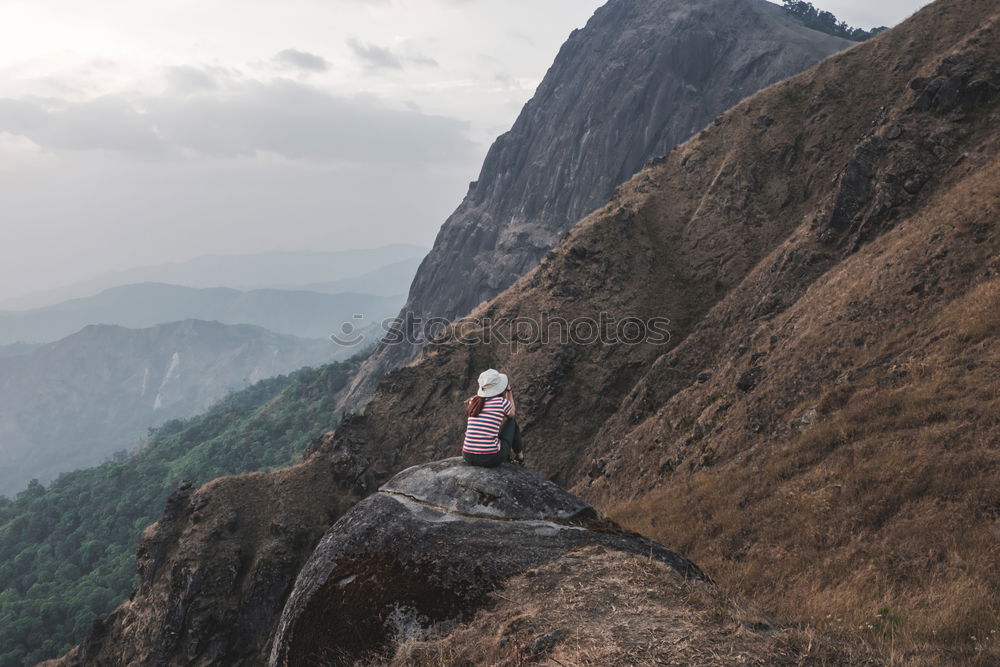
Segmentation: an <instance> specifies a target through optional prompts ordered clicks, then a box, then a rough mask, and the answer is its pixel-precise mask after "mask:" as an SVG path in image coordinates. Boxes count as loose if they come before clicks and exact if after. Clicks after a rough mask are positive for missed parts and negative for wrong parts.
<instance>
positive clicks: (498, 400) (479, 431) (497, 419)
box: [462, 368, 524, 468]
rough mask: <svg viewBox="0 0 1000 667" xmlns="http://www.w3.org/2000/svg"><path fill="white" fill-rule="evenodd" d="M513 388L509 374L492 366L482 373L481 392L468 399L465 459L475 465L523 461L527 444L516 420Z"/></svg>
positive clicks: (480, 378)
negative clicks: (523, 440)
mask: <svg viewBox="0 0 1000 667" xmlns="http://www.w3.org/2000/svg"><path fill="white" fill-rule="evenodd" d="M516 413H517V409H516V407H515V406H514V390H513V389H512V388H511V386H510V383H509V382H508V381H507V376H506V375H504V374H503V373H500V372H499V371H497V370H495V369H493V368H490V369H488V370H485V371H483V372H482V374H481V375H480V376H479V391H478V392H477V393H476V395H475V396H471V397H470V398H469V399H468V400H467V401H466V402H465V414H466V417H467V419H468V422H467V424H466V427H465V441H464V442H463V443H462V458H464V459H465V461H466V462H467V463H469V464H470V465H474V466H483V467H486V468H493V467H495V466H498V465H500V464H501V463H505V462H507V461H510V460H511V455H512V454H513V460H514V461H515V462H516V463H520V464H522V465H523V464H524V443H523V442H522V440H521V430H520V429H519V428H518V425H517V421H516V420H515V419H514V417H515V415H516Z"/></svg>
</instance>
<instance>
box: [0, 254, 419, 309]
mask: <svg viewBox="0 0 1000 667" xmlns="http://www.w3.org/2000/svg"><path fill="white" fill-rule="evenodd" d="M426 253H427V248H424V247H422V246H416V245H408V244H392V245H387V246H384V247H380V248H368V249H358V250H342V251H331V252H323V251H299V252H264V253H255V254H246V255H203V256H201V257H195V258H194V259H190V260H187V261H183V262H172V263H169V264H157V265H152V266H142V267H136V268H133V269H127V270H125V271H115V272H111V273H107V274H104V275H102V276H98V277H96V278H93V279H90V280H85V281H82V282H79V283H74V284H71V285H66V286H64V287H59V288H56V289H50V290H45V291H41V292H35V293H32V294H26V295H24V296H20V297H15V298H9V299H4V300H0V311H3V310H27V309H34V308H43V307H45V306H51V305H55V304H57V303H60V302H62V301H67V300H69V299H78V298H81V297H88V296H93V295H95V294H98V293H99V292H103V291H104V290H107V289H110V288H112V287H120V286H122V285H130V284H135V283H147V282H154V283H170V284H173V285H180V286H182V287H230V288H233V289H239V290H243V291H246V290H254V289H264V288H278V289H301V286H302V285H306V284H309V283H326V282H331V281H338V280H347V279H350V278H355V277H357V276H359V275H362V274H365V273H370V272H373V271H377V270H378V269H380V268H382V267H384V266H389V265H391V264H396V263H398V262H401V261H404V260H419V259H420V258H422V257H423V256H424V255H425V254H426ZM410 277H412V276H410ZM410 277H407V279H406V284H404V285H403V286H402V287H401V288H400V289H399V290H398V291H394V292H392V293H393V294H399V293H403V292H405V291H406V286H407V285H408V284H409V279H410Z"/></svg>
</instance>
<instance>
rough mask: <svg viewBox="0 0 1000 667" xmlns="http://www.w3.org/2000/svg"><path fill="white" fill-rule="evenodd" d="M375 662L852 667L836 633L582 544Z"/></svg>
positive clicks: (853, 658)
mask: <svg viewBox="0 0 1000 667" xmlns="http://www.w3.org/2000/svg"><path fill="white" fill-rule="evenodd" d="M382 664H389V665H393V666H395V667H402V666H404V665H405V666H412V667H416V666H431V665H434V666H437V665H441V666H444V665H449V666H452V665H505V666H510V667H514V666H518V665H527V664H545V665H574V666H575V665H581V666H583V665H593V666H595V667H596V666H600V667H612V666H615V665H652V664H658V665H706V666H711V665H802V664H808V665H860V664H877V663H876V662H875V661H874V659H873V658H872V657H871V654H870V653H869V652H867V649H866V648H865V647H863V646H860V645H859V644H858V643H857V642H854V645H853V646H852V645H851V642H850V641H849V640H847V641H845V638H843V637H835V636H832V635H831V634H829V633H822V632H817V631H815V630H811V629H797V628H785V627H778V626H776V625H774V624H773V623H772V622H771V621H770V620H769V619H767V618H765V617H763V616H761V615H759V614H756V613H754V612H753V611H752V610H751V609H749V608H747V607H746V606H745V605H742V604H740V603H739V602H738V601H737V600H735V599H734V598H732V597H731V596H727V595H725V594H724V593H722V592H721V591H720V590H719V589H717V588H716V587H715V586H712V585H710V584H705V583H700V582H691V581H683V580H682V579H680V578H679V577H678V576H677V575H676V573H675V572H674V571H673V570H671V569H670V568H669V567H668V566H666V565H664V564H663V563H660V562H658V561H652V560H650V559H648V558H644V557H641V556H636V555H632V554H625V553H622V552H617V551H611V550H605V549H603V548H600V547H589V548H585V549H581V550H578V551H576V552H573V553H570V554H567V555H566V556H564V557H562V558H560V559H558V560H556V561H554V562H552V563H549V564H546V565H543V566H541V567H538V568H535V569H533V570H530V571H528V572H526V573H525V574H523V575H520V576H518V577H515V578H513V579H511V580H510V581H508V582H507V583H506V584H505V585H504V587H503V588H502V589H500V590H499V591H497V592H496V593H495V594H494V595H493V599H492V601H491V603H490V605H489V606H488V607H487V608H485V609H483V610H481V611H480V612H479V613H478V614H477V615H476V617H475V618H474V619H473V620H472V621H471V622H470V623H469V624H466V625H463V626H462V627H461V628H459V629H457V630H455V631H453V632H451V633H449V634H447V635H445V636H444V637H442V638H439V639H436V640H432V641H411V642H407V643H404V644H403V645H401V646H399V647H398V649H397V650H396V651H395V653H394V655H392V656H390V657H388V658H386V659H385V661H384V662H383V663H382Z"/></svg>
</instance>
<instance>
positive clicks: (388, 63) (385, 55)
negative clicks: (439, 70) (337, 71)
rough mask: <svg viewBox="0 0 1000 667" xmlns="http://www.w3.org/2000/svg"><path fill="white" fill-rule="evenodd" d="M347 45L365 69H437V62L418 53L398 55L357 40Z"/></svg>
mask: <svg viewBox="0 0 1000 667" xmlns="http://www.w3.org/2000/svg"><path fill="white" fill-rule="evenodd" d="M347 45H348V46H349V47H350V48H351V51H352V52H354V55H355V57H357V58H358V60H360V61H361V63H362V64H363V65H364V66H365V68H366V69H369V70H379V69H399V70H401V69H403V67H404V66H405V65H407V64H410V65H417V66H418V67H437V66H438V61H436V60H434V58H431V57H430V56H427V55H425V54H423V53H420V52H413V53H409V54H405V55H404V54H399V53H396V52H395V51H393V50H392V49H390V48H389V47H386V46H379V45H378V44H372V43H371V42H361V41H359V40H357V39H353V38H352V39H349V40H347Z"/></svg>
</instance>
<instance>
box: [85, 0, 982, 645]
mask: <svg viewBox="0 0 1000 667" xmlns="http://www.w3.org/2000/svg"><path fill="white" fill-rule="evenodd" d="M998 13H1000V2H998V1H997V0H939V1H938V2H936V3H934V4H932V5H930V6H929V7H927V8H925V9H924V10H922V11H921V12H920V13H918V14H917V15H916V16H915V17H914V18H912V19H911V20H909V21H907V22H906V23H904V24H903V25H901V26H899V27H898V28H896V29H894V30H892V31H890V32H888V33H886V34H884V35H881V36H880V37H878V38H877V39H875V40H873V41H872V42H869V43H866V44H864V45H862V46H859V47H856V48H854V49H852V50H850V51H848V52H846V53H843V54H839V55H837V56H834V57H832V58H831V59H828V60H826V61H824V62H823V63H822V64H821V65H820V66H818V67H817V68H815V69H814V70H812V71H810V72H807V73H806V74H803V75H801V76H798V77H796V78H794V79H792V80H789V81H787V82H784V83H781V84H778V85H776V86H773V87H771V88H769V89H767V90H765V91H763V92H762V93H760V94H758V95H756V96H755V97H753V98H751V99H750V100H747V101H745V102H743V103H741V104H739V105H738V106H737V107H735V108H734V109H732V110H731V111H729V112H727V113H726V114H724V115H722V116H720V117H719V118H718V119H717V120H716V122H715V123H713V125H711V126H710V127H709V128H707V129H706V130H705V131H704V132H702V133H701V134H700V135H699V136H698V137H696V138H695V139H693V140H691V141H689V142H688V143H686V144H684V145H682V146H681V147H679V148H678V149H676V150H675V151H674V152H673V153H671V155H670V156H668V158H667V159H665V160H663V161H662V162H661V163H659V164H656V165H653V166H651V167H650V168H648V169H646V170H644V171H643V172H641V173H639V174H638V175H637V176H635V177H634V178H633V179H632V180H631V181H630V182H629V183H628V184H626V185H625V186H622V188H620V190H619V193H618V194H617V196H616V197H615V199H614V200H613V201H612V202H611V203H610V204H609V205H608V206H606V207H605V208H603V209H601V210H600V211H597V212H595V213H594V214H592V215H591V216H589V217H588V218H586V219H585V220H583V221H582V222H581V223H579V224H578V225H577V226H576V228H575V229H574V230H573V232H572V233H571V234H570V235H569V236H568V237H567V238H566V239H565V240H564V241H563V242H562V243H560V245H559V246H557V247H556V248H555V249H554V250H553V251H552V252H551V253H550V254H549V255H548V256H547V257H546V258H545V259H544V260H543V261H542V263H541V264H540V265H539V266H538V267H537V268H536V269H535V270H534V271H532V272H531V273H529V274H528V275H526V276H525V277H524V278H522V279H521V280H519V281H518V282H517V283H516V284H515V285H514V286H513V287H512V288H511V289H509V290H508V291H507V292H505V293H504V294H502V295H501V296H499V297H498V298H496V299H495V300H493V301H491V302H489V303H487V304H485V305H484V306H482V307H481V308H480V309H478V310H477V311H476V313H475V314H476V315H478V316H481V317H485V316H490V317H495V318H507V319H513V318H517V317H519V316H521V317H530V318H534V319H540V318H542V317H543V316H548V317H549V318H552V317H556V316H561V317H565V318H567V319H572V318H575V317H581V316H591V317H596V315H597V314H598V313H600V312H606V313H609V314H610V315H612V316H613V317H616V318H622V317H626V316H633V317H638V318H641V319H647V318H651V317H668V318H670V319H671V325H670V329H671V334H672V337H671V340H670V343H669V344H668V345H663V346H660V345H653V344H639V345H624V344H606V345H605V344H574V343H571V342H567V343H565V344H557V343H550V344H548V345H543V344H540V343H539V342H537V341H535V342H533V341H530V340H528V341H524V342H522V343H520V344H518V345H509V344H505V343H503V342H502V341H499V340H496V339H494V340H493V341H492V342H491V343H490V344H480V345H463V344H459V343H458V342H455V341H451V342H449V341H444V342H442V343H441V344H439V345H434V346H432V348H430V349H428V350H426V352H425V353H424V355H423V356H422V357H421V358H420V359H419V360H418V361H417V362H416V363H415V364H413V365H411V366H409V367H406V368H403V369H400V370H399V371H396V372H394V373H391V374H389V375H387V376H386V377H385V379H384V380H383V381H382V382H381V384H380V386H379V390H378V392H377V394H376V396H375V397H374V398H373V400H372V401H371V403H369V405H368V408H367V410H366V412H365V414H364V415H363V416H361V417H357V418H354V419H350V420H347V421H346V422H345V423H344V424H343V425H342V426H341V428H340V429H338V431H337V433H336V434H335V435H333V436H332V437H326V438H324V439H323V440H321V441H318V442H317V445H316V447H315V448H314V450H313V452H312V455H311V457H310V458H309V459H308V460H307V461H306V462H305V463H304V464H302V465H300V466H297V467H295V468H291V469H289V470H286V471H282V472H280V473H276V474H274V475H269V476H265V475H258V476H244V477H240V478H232V479H222V480H217V481H216V482H213V483H212V484H211V485H208V486H207V487H205V488H203V489H201V490H199V491H198V492H197V493H196V494H194V495H193V496H192V497H191V498H190V499H187V498H184V499H180V500H178V504H177V510H176V512H173V513H171V514H169V515H168V516H167V517H165V519H164V521H161V523H160V524H158V525H157V526H155V527H153V528H151V529H150V530H149V531H148V533H147V539H146V540H145V542H144V545H143V547H142V549H143V550H144V552H143V553H145V554H146V556H144V557H143V559H141V562H143V563H148V562H150V561H152V562H153V563H154V564H155V567H151V566H149V565H148V564H147V565H144V567H145V568H146V569H145V570H144V578H143V582H142V583H141V585H140V587H139V589H138V590H137V592H136V594H135V595H134V596H133V599H132V600H131V601H130V602H128V603H126V604H125V605H123V607H122V608H120V609H119V610H118V611H117V612H116V613H115V615H113V616H112V617H111V618H110V619H109V621H108V622H107V623H106V624H104V625H103V626H102V627H100V628H97V629H95V631H94V632H93V633H91V636H90V637H89V638H88V640H87V641H86V642H85V643H84V645H83V646H82V647H81V648H80V649H79V650H78V651H77V652H76V653H74V654H71V655H70V656H68V659H67V660H66V662H67V663H70V664H72V663H86V662H88V661H89V662H104V663H110V664H124V663H126V662H128V661H129V657H131V659H132V660H140V659H145V660H146V661H147V662H191V663H193V664H200V663H207V662H210V661H211V660H213V659H215V660H225V661H227V662H237V661H238V660H244V661H246V662H255V661H259V659H260V656H262V655H264V654H265V653H266V644H267V642H268V641H269V637H267V636H265V633H267V632H268V630H267V628H273V625H274V621H275V620H276V615H277V613H278V611H280V603H281V601H283V597H284V596H286V595H287V590H288V588H289V587H290V585H291V580H292V578H293V577H294V572H295V570H296V568H297V566H298V565H299V564H301V562H302V560H303V559H304V558H305V556H306V555H307V554H308V551H309V548H310V547H311V544H312V542H311V540H314V539H315V536H316V535H317V534H318V533H319V532H322V530H324V529H325V528H326V524H325V523H324V522H325V521H328V520H329V518H331V517H334V516H336V515H337V514H338V513H339V512H340V511H342V508H343V507H344V506H345V504H346V503H349V502H350V501H351V499H352V498H355V497H358V496H359V495H360V494H362V493H363V492H364V491H365V490H366V489H370V488H371V485H372V484H373V483H374V482H377V481H380V480H383V479H385V478H386V477H387V476H388V475H389V474H390V473H391V472H392V471H395V470H399V469H400V468H402V467H404V466H405V465H408V464H412V463H416V462H421V461H426V460H428V459H432V458H442V457H443V456H445V455H449V454H454V453H455V451H456V447H457V445H458V443H459V442H460V435H461V430H462V426H463V423H462V419H461V400H462V399H463V398H465V396H467V395H468V394H469V393H470V392H471V391H472V389H473V387H474V380H475V377H476V375H477V374H478V372H479V371H480V370H482V369H483V368H484V367H486V366H487V365H495V366H498V367H502V368H503V369H504V370H505V371H507V372H509V373H510V375H511V377H512V378H513V381H514V383H515V386H516V388H517V389H518V391H519V395H520V396H521V398H520V399H519V402H518V408H519V412H520V414H521V415H522V417H521V419H522V422H523V424H524V427H525V435H526V438H527V439H528V440H529V446H530V447H531V453H530V458H529V465H530V466H531V467H532V468H534V469H536V470H538V471H541V472H543V473H544V474H547V475H549V476H551V477H553V478H554V479H556V480H557V481H559V482H560V483H562V484H564V485H573V487H574V490H575V491H576V492H577V493H578V495H582V496H583V497H585V498H587V499H588V500H591V501H594V502H597V503H599V504H600V505H601V506H603V507H604V508H612V507H614V508H615V513H616V516H617V517H618V518H619V519H620V520H622V521H623V522H624V523H626V524H627V525H628V526H629V527H632V528H636V529H639V530H640V531H642V532H647V534H651V535H652V536H654V537H657V538H658V539H660V541H662V542H663V543H664V544H666V545H668V546H670V547H672V548H674V549H676V550H678V551H680V552H681V553H683V554H684V555H687V556H689V557H691V558H692V560H694V561H695V562H696V563H698V564H699V565H701V566H702V567H703V568H704V569H706V570H707V571H708V572H709V574H710V575H711V576H712V577H713V578H715V579H716V580H717V581H719V582H720V583H721V584H723V586H728V587H730V588H733V589H736V590H741V591H744V592H746V593H748V594H749V595H751V596H752V597H753V598H755V599H756V600H757V601H758V602H759V603H762V604H763V605H764V606H765V608H767V609H770V610H771V611H774V612H779V613H780V614H782V615H784V616H786V617H788V618H791V619H792V620H802V621H807V622H811V623H818V624H831V625H835V626H838V627H840V628H842V629H850V630H853V631H859V628H860V632H861V634H862V635H865V636H868V637H871V638H872V639H874V640H875V641H876V642H878V643H880V645H881V646H883V647H884V648H885V651H886V656H888V657H895V658H899V659H900V660H903V659H907V660H909V659H918V658H920V657H921V656H922V657H923V658H925V659H927V660H932V661H938V662H941V661H944V660H947V659H949V658H953V659H955V660H957V661H970V660H974V659H977V658H978V659H980V660H982V661H983V662H984V663H985V662H987V661H989V660H990V659H994V660H995V659H997V658H998V657H1000V656H998V649H997V644H996V642H995V640H993V639H991V637H993V636H995V634H996V633H995V632H994V634H993V635H991V634H990V633H991V632H992V631H995V630H996V628H997V620H998V610H997V604H996V599H997V597H998V595H997V594H998V592H1000V582H998V580H997V574H996V573H997V572H998V571H1000V562H998V557H1000V556H998V550H997V547H996V544H997V542H998V537H1000V535H998V528H1000V525H998V522H997V521H998V514H1000V491H998V489H1000V472H998V470H1000V467H998V466H997V458H998V445H1000V443H998V440H1000V424H998V421H997V419H998V417H997V415H998V414H1000V410H998V408H1000V401H998V396H997V391H998V380H997V378H998V377H1000V373H998V372H997V371H998V365H1000V360H998V356H997V351H996V342H997V336H998V334H1000V331H998V329H1000V316H998V312H1000V260H998V252H997V251H998V248H1000V231H998V228H997V211H998V209H1000V166H998V155H1000V40H998V39H997V36H998V32H1000V26H998V25H997V20H998ZM469 329H470V330H471V329H475V327H469ZM205 501H207V503H206V504H204V505H203V506H201V505H202V503H203V502H205ZM199 506H201V507H200V508H199V509H197V510H196V509H195V508H196V507H199ZM150 554H152V555H150ZM231 589H232V591H233V592H229V591H230V590H231ZM264 592H266V594H264ZM275 605H277V606H275ZM973 637H974V639H973ZM906 652H909V653H906Z"/></svg>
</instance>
